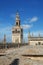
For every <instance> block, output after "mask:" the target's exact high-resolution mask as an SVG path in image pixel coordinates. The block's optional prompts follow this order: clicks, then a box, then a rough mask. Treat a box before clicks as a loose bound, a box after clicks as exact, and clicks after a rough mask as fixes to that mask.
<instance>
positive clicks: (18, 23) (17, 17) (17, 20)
mask: <svg viewBox="0 0 43 65" xmlns="http://www.w3.org/2000/svg"><path fill="white" fill-rule="evenodd" d="M16 26H20V16H19V13H18V12H17V13H16Z"/></svg>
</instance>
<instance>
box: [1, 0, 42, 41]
mask: <svg viewBox="0 0 43 65" xmlns="http://www.w3.org/2000/svg"><path fill="white" fill-rule="evenodd" d="M17 10H18V11H19V14H20V19H21V26H23V29H24V39H27V35H28V32H29V31H30V32H31V33H34V35H38V33H40V34H41V35H43V0H0V30H1V31H0V40H3V35H4V34H6V37H7V41H11V35H12V32H11V28H12V26H14V25H15V15H16V11H17ZM25 37H26V38H25ZM8 38H9V39H8Z"/></svg>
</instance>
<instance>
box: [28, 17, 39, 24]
mask: <svg viewBox="0 0 43 65" xmlns="http://www.w3.org/2000/svg"><path fill="white" fill-rule="evenodd" d="M37 20H38V17H33V18H31V19H30V20H29V22H30V23H31V22H36V21H37Z"/></svg>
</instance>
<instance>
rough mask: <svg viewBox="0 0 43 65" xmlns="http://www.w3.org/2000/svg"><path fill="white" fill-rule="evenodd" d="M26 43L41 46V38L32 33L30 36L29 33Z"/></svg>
mask: <svg viewBox="0 0 43 65" xmlns="http://www.w3.org/2000/svg"><path fill="white" fill-rule="evenodd" d="M28 43H29V45H43V37H42V36H40V34H39V35H38V36H37V37H36V36H34V35H33V33H32V35H31V34H30V32H29V35H28Z"/></svg>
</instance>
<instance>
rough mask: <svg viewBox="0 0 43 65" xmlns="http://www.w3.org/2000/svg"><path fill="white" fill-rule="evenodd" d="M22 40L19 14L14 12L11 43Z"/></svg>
mask: <svg viewBox="0 0 43 65" xmlns="http://www.w3.org/2000/svg"><path fill="white" fill-rule="evenodd" d="M22 41H23V29H22V28H21V26H20V16H19V13H18V12H17V13H16V24H15V26H14V27H13V28H12V43H22Z"/></svg>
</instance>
